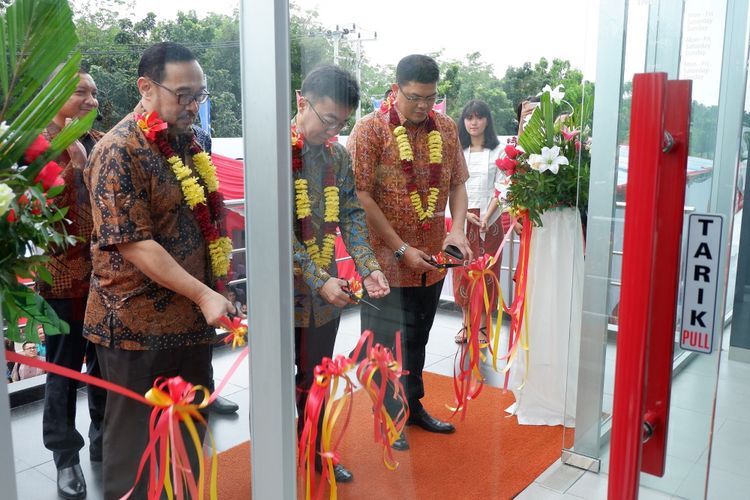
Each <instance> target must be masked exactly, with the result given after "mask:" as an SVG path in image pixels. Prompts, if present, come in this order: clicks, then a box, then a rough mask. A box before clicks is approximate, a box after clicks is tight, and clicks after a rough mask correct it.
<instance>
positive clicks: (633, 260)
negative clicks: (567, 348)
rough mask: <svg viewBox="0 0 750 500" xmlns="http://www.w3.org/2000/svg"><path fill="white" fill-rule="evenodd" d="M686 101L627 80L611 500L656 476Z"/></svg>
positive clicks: (649, 80)
mask: <svg viewBox="0 0 750 500" xmlns="http://www.w3.org/2000/svg"><path fill="white" fill-rule="evenodd" d="M690 99H691V82H690V81H667V75H666V73H645V74H639V75H635V77H634V78H633V94H632V108H631V109H632V111H631V118H630V155H629V157H630V158H629V162H628V190H627V193H626V208H625V236H624V242H623V264H622V287H621V294H620V324H619V330H618V335H617V365H616V368H615V395H614V408H613V417H612V443H611V451H610V478H609V498H623V499H630V498H637V496H638V479H639V471H640V470H641V469H642V470H643V471H644V472H648V473H651V474H655V475H663V474H664V461H665V457H666V442H667V441H666V437H667V422H668V417H669V392H670V386H671V378H672V354H673V346H674V332H675V317H676V308H677V289H678V280H679V261H680V241H681V235H682V219H683V207H684V201H685V176H686V165H687V150H688V148H687V146H688V137H689V125H690ZM644 429H647V433H648V439H646V440H645V442H644V437H645V436H644V433H645V432H644Z"/></svg>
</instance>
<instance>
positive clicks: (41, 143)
mask: <svg viewBox="0 0 750 500" xmlns="http://www.w3.org/2000/svg"><path fill="white" fill-rule="evenodd" d="M48 147H49V141H47V139H45V138H44V136H43V135H42V134H39V135H38V136H37V138H36V139H34V142H32V143H31V146H29V147H28V149H27V150H26V152H25V153H24V154H23V159H24V160H26V162H27V163H31V162H32V161H34V160H36V159H37V157H38V156H39V155H40V154H42V153H44V152H45V151H47V148H48Z"/></svg>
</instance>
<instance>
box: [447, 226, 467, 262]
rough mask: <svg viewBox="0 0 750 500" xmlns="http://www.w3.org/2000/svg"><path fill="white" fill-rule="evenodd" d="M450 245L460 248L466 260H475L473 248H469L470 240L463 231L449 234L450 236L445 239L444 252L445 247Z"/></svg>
mask: <svg viewBox="0 0 750 500" xmlns="http://www.w3.org/2000/svg"><path fill="white" fill-rule="evenodd" d="M448 245H453V246H455V247H458V249H459V250H461V253H462V254H464V260H472V259H473V258H474V254H473V253H472V251H471V247H469V240H467V239H466V235H465V234H464V232H463V231H451V232H450V233H448V236H446V237H445V241H443V250H445V247H447V246H448Z"/></svg>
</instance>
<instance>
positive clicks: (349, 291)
mask: <svg viewBox="0 0 750 500" xmlns="http://www.w3.org/2000/svg"><path fill="white" fill-rule="evenodd" d="M341 289H342V290H343V291H344V293H346V294H347V295H348V296H349V299H350V300H351V301H352V302H354V303H355V304H359V303H360V302H361V303H363V304H367V305H368V306H370V307H372V308H374V309H376V310H378V311H380V308H379V307H378V306H376V305H375V304H373V303H372V302H370V301H368V300H365V299H363V298H362V297H358V296H357V295H356V294H355V293H354V292H353V291H352V289H351V287H350V286H349V285H345V286H342V287H341Z"/></svg>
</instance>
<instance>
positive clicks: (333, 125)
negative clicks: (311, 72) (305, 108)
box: [305, 97, 349, 132]
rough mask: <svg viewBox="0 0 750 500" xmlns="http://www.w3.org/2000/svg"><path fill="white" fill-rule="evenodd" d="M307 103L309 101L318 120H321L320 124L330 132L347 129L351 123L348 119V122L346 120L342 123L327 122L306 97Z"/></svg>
mask: <svg viewBox="0 0 750 500" xmlns="http://www.w3.org/2000/svg"><path fill="white" fill-rule="evenodd" d="M305 101H307V104H309V105H310V109H312V110H313V113H315V116H317V117H318V120H320V123H322V124H323V126H324V127H325V128H326V130H330V131H332V132H333V131H337V132H338V131H339V130H341V129H342V128H344V127H346V123H347V122H348V121H349V119H348V118H347V119H346V120H344V121H341V122H339V121H336V122H332V121H331V120H326V119H325V118H323V117H322V116H320V113H318V110H316V109H315V106H313V103H312V102H310V99H308V98H307V97H305Z"/></svg>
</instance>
